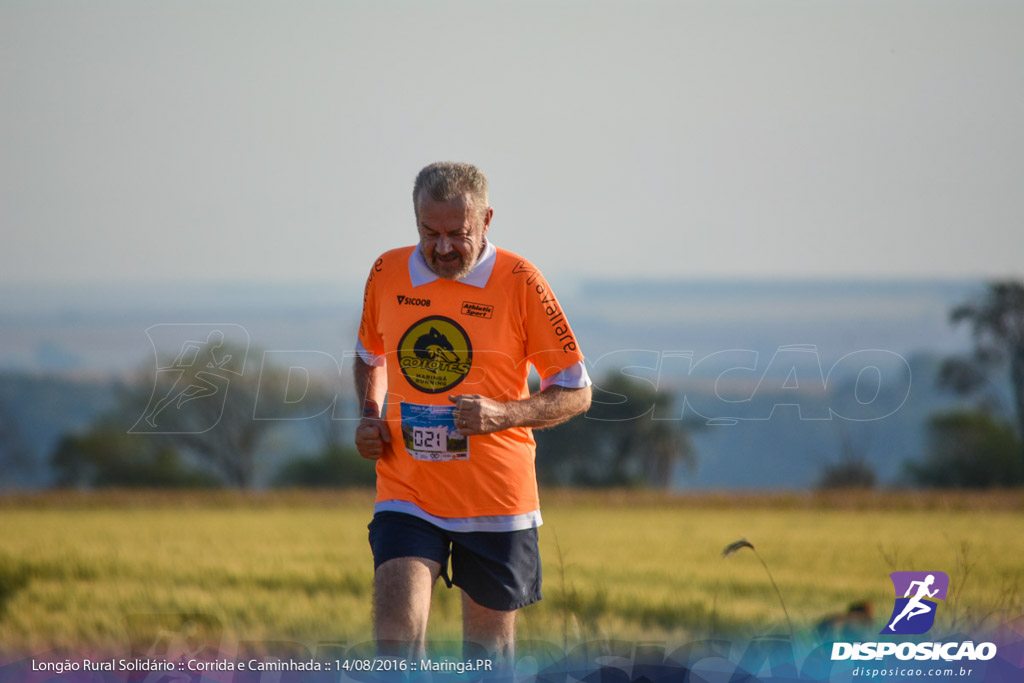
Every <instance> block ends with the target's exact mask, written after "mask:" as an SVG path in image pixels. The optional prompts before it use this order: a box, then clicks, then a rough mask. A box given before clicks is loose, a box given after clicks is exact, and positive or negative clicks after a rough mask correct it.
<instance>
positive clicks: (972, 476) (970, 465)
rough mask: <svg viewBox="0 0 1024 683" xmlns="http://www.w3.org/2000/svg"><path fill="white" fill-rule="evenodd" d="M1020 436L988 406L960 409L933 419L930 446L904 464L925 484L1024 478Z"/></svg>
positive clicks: (1003, 482) (970, 484)
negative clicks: (922, 455) (986, 409)
mask: <svg viewBox="0 0 1024 683" xmlns="http://www.w3.org/2000/svg"><path fill="white" fill-rule="evenodd" d="M1020 448H1021V443H1020V439H1019V438H1018V437H1017V435H1016V434H1014V431H1013V428H1012V427H1010V425H1008V424H1007V423H1005V422H1002V421H1000V420H997V419H996V418H994V417H992V416H991V415H989V414H987V413H985V412H979V411H958V412H951V413H943V414H940V415H935V416H934V417H932V418H931V419H930V420H929V421H928V451H927V456H926V457H925V459H924V460H923V461H922V462H908V463H906V464H905V465H904V470H905V472H906V474H907V476H908V477H909V478H910V480H911V481H912V482H913V483H915V484H919V485H922V486H936V487H950V488H952V487H956V488H984V487H993V486H1017V485H1020V484H1022V483H1024V461H1021V459H1020V457H1019V453H1020Z"/></svg>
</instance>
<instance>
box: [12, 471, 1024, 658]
mask: <svg viewBox="0 0 1024 683" xmlns="http://www.w3.org/2000/svg"><path fill="white" fill-rule="evenodd" d="M372 499H373V497H372V494H370V493H367V492H363V491H353V492H311V491H283V492H268V493H239V492H232V491H212V492H187V493H174V492H139V491H117V492H104V493H80V492H75V493H68V492H61V493H46V494H40V495H15V496H6V497H3V498H0V643H2V644H3V647H6V648H7V649H8V650H15V651H22V652H23V651H26V650H29V651H33V652H35V651H41V650H46V649H50V648H53V647H62V648H70V649H81V648H92V649H102V648H121V649H123V648H124V646H125V645H126V644H129V643H133V642H134V643H136V644H137V643H138V641H140V639H141V641H142V642H147V641H149V639H150V637H151V636H152V633H149V632H146V629H149V630H150V631H152V630H153V629H154V628H156V626H154V624H157V623H159V624H162V625H161V626H160V629H162V630H164V631H168V630H170V631H174V630H175V629H177V628H180V627H181V623H182V621H183V619H184V621H186V622H188V621H190V622H191V623H192V627H193V628H198V627H197V626H196V624H201V625H202V629H204V632H206V634H207V635H206V636H205V637H209V638H213V639H219V641H220V644H221V645H223V644H225V643H232V642H234V643H237V642H238V641H242V640H290V641H296V642H299V643H302V644H305V646H306V647H308V648H310V649H313V648H314V646H315V645H316V644H317V643H322V642H328V641H331V642H338V641H347V642H348V643H354V642H361V641H365V640H367V639H368V638H369V635H370V607H369V606H370V595H371V591H372V563H371V559H370V552H369V547H368V543H367V540H366V524H367V522H368V521H369V518H370V514H371V509H372ZM544 518H545V525H544V526H543V527H542V529H541V551H542V555H543V558H544V572H545V587H544V592H545V597H546V599H545V600H544V601H543V602H541V603H540V604H538V605H535V606H531V607H529V608H527V609H525V610H523V611H522V613H521V618H520V637H521V638H535V639H541V640H549V641H552V642H555V643H559V644H568V643H572V642H579V641H580V640H584V639H593V638H604V637H616V638H626V639H633V638H644V639H663V640H665V639H668V640H672V639H682V638H687V637H691V636H693V635H696V634H709V633H723V632H731V633H740V634H743V633H755V632H764V631H765V630H772V631H785V630H786V629H787V628H788V627H787V624H786V620H785V617H784V614H783V612H782V608H781V606H780V604H779V599H778V596H777V595H776V593H775V591H774V590H773V588H772V587H771V585H770V583H769V581H768V578H767V576H766V573H765V571H764V568H763V567H762V566H761V564H760V563H759V562H758V560H757V559H756V558H755V557H754V556H753V554H751V553H750V552H749V551H744V550H741V551H740V552H738V553H736V554H735V555H733V556H732V557H729V558H727V559H723V558H722V557H721V552H722V549H723V548H724V547H725V546H726V545H727V544H728V543H730V542H732V541H735V540H737V539H739V538H741V537H745V538H747V539H749V540H750V541H751V542H752V543H754V544H755V545H756V547H757V550H758V554H759V555H760V556H761V557H762V558H763V559H764V561H765V563H766V564H767V565H768V566H769V567H770V569H771V572H772V574H773V576H774V578H775V581H776V582H777V583H778V588H779V592H780V593H781V595H782V598H783V600H784V601H785V605H786V609H787V611H788V612H789V614H790V616H791V618H792V621H793V623H794V626H795V627H796V628H797V629H798V630H800V631H803V632H807V631H809V630H812V627H813V625H814V624H815V623H816V622H817V621H818V620H819V619H820V618H821V617H822V616H824V615H826V614H831V613H836V612H841V611H843V610H844V609H845V608H846V607H847V605H848V604H850V603H852V602H855V601H860V600H870V601H872V602H873V603H874V605H875V606H876V607H875V609H876V618H877V620H878V621H879V624H880V626H879V628H881V621H882V620H884V619H885V617H886V616H888V610H889V609H890V608H891V605H892V599H893V595H892V594H891V593H892V587H891V584H890V583H889V580H888V577H887V575H888V574H889V572H891V571H894V570H897V569H899V570H907V569H932V570H941V571H945V572H946V573H948V574H949V575H950V578H951V589H954V590H956V597H955V600H954V599H953V596H951V598H950V599H949V600H947V602H946V604H945V606H944V607H943V610H942V612H941V613H940V618H942V619H944V620H945V621H944V622H943V623H944V624H945V625H946V626H948V627H952V626H955V625H959V626H963V625H965V624H966V625H974V624H976V623H978V622H982V621H986V622H988V623H995V622H998V621H999V620H1004V619H1009V618H1013V617H1017V616H1020V615H1021V614H1022V613H1024V608H1022V605H1021V594H1022V593H1021V590H1020V589H1021V586H1022V585H1024V567H1022V566H1021V563H1020V559H1019V558H1020V557H1024V533H1022V531H1024V496H1021V494H1020V492H1019V491H1007V492H997V493H992V494H987V493H986V494H979V493H969V492H963V493H916V492H915V493H912V494H907V493H904V492H880V493H876V492H853V493H838V494H827V495H825V494H788V493H780V494H740V495H733V494H721V493H720V494H700V495H669V494H660V493H648V492H639V491H612V492H578V491H549V492H545V494H544ZM882 612H885V614H882ZM153 615H164V616H153ZM175 615H193V616H192V617H190V618H189V619H185V618H183V617H181V616H175ZM161 620H162V621H161ZM139 624H148V626H146V627H145V628H143V627H140V626H139ZM140 628H141V631H140ZM160 629H157V630H160ZM431 636H432V637H433V638H437V639H442V640H458V638H459V637H460V628H459V607H458V600H457V596H456V595H454V593H453V591H447V590H443V589H439V590H438V591H437V592H436V595H435V601H434V605H433V614H432V623H431Z"/></svg>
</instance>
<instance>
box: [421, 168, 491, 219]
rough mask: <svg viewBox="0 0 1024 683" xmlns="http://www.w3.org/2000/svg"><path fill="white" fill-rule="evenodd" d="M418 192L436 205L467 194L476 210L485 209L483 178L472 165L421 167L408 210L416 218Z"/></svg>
mask: <svg viewBox="0 0 1024 683" xmlns="http://www.w3.org/2000/svg"><path fill="white" fill-rule="evenodd" d="M421 192H426V193H427V194H428V195H429V196H430V198H431V199H433V200H434V201H438V202H446V201H448V200H449V199H453V198H455V197H458V196H460V195H463V194H469V195H470V197H472V199H473V204H474V205H475V207H476V208H477V210H479V211H486V210H487V207H488V203H487V176H485V175H484V174H483V171H481V170H480V169H479V168H477V167H476V166H474V165H473V164H464V163H459V162H456V161H438V162H436V163H433V164H430V165H429V166H426V167H424V168H423V170H422V171H420V172H419V174H418V175H417V176H416V182H415V183H414V184H413V188H412V206H413V210H414V211H416V212H417V214H418V213H419V201H420V193H421Z"/></svg>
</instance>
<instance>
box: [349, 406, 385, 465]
mask: <svg viewBox="0 0 1024 683" xmlns="http://www.w3.org/2000/svg"><path fill="white" fill-rule="evenodd" d="M390 443H391V430H389V429H388V426H387V425H386V424H384V420H382V419H380V418H379V417H377V416H373V415H368V416H365V417H363V419H362V420H360V421H359V426H358V427H356V450H357V451H359V455H361V456H363V457H364V458H366V459H367V460H379V459H380V458H381V456H383V455H384V453H385V451H387V450H390V448H391V446H390V445H388V444H390Z"/></svg>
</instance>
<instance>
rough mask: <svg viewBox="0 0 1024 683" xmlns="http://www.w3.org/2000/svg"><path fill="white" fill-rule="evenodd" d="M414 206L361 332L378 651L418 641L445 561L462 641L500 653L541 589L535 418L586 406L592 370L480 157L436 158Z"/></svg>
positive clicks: (374, 283) (411, 650)
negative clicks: (496, 226) (414, 233)
mask: <svg viewBox="0 0 1024 683" xmlns="http://www.w3.org/2000/svg"><path fill="white" fill-rule="evenodd" d="M413 208H414V212H415V216H416V222H417V229H418V232H419V243H418V244H417V245H414V246H409V247H404V248H400V249H394V250H392V251H389V252H387V253H385V254H384V255H382V256H381V257H380V258H379V259H377V261H376V262H375V263H374V265H373V268H372V269H371V271H370V276H369V278H368V280H367V282H366V288H365V291H364V295H363V315H362V321H361V323H360V328H359V339H358V343H357V346H356V351H357V358H356V360H355V368H354V373H355V384H356V390H357V392H358V396H359V399H360V401H361V405H362V406H363V418H362V420H361V422H360V424H359V427H358V428H357V430H356V436H355V441H356V447H357V448H358V450H359V453H360V455H362V456H363V457H364V458H369V459H373V460H376V461H377V502H376V505H375V508H374V516H373V521H372V522H371V523H370V525H369V530H370V546H371V549H372V551H373V560H374V570H375V571H374V588H375V594H374V636H375V638H376V641H377V646H378V649H379V651H380V652H381V654H383V655H390V656H401V657H418V656H421V655H422V654H423V653H424V650H425V639H426V630H427V619H428V615H429V611H430V600H431V594H432V591H433V588H434V585H435V583H436V581H437V579H438V578H439V577H441V578H443V579H444V581H445V583H446V584H447V585H448V586H449V587H451V586H452V585H455V586H458V587H459V588H460V589H461V590H462V597H463V599H462V623H463V640H464V642H465V643H466V645H467V654H468V653H469V647H470V644H473V643H475V644H477V645H479V646H481V647H483V648H484V649H485V650H486V651H487V652H488V653H489V654H490V655H491V656H493V657H495V658H496V659H498V660H499V661H501V662H505V663H506V664H507V663H511V661H512V656H513V653H514V642H515V616H516V610H518V609H519V608H521V607H525V606H526V605H529V604H531V603H534V602H536V601H538V600H540V599H541V564H540V555H539V551H538V547H537V527H539V526H540V525H541V521H542V520H541V515H540V499H539V497H538V491H537V477H536V471H535V468H534V458H535V455H536V448H535V446H536V444H535V442H534V439H533V434H532V431H531V430H532V429H534V428H544V427H551V426H554V425H556V424H559V423H561V422H564V421H566V420H568V419H570V418H571V417H573V416H575V415H578V414H580V413H582V412H584V411H586V410H587V408H588V407H589V406H590V393H591V392H590V379H589V377H588V376H587V371H586V367H585V365H584V362H583V354H582V353H581V352H580V350H579V346H578V344H577V342H576V337H575V335H574V333H573V331H572V329H571V328H570V327H569V323H568V322H567V321H566V317H565V315H564V313H563V312H562V308H561V306H560V305H559V303H558V300H557V299H556V298H555V296H554V294H553V293H552V292H551V288H550V286H549V285H548V283H547V281H546V280H545V279H544V278H543V277H542V276H541V274H540V272H539V271H538V270H537V268H536V267H534V266H533V265H532V264H531V263H530V262H529V261H526V260H525V259H523V258H522V257H520V256H517V255H515V254H513V253H511V252H507V251H504V250H502V249H498V248H496V247H495V246H494V245H493V244H492V243H491V242H490V241H489V240H488V239H487V232H488V229H489V228H490V224H491V219H492V217H493V215H494V211H493V209H491V207H490V206H489V205H488V200H487V179H486V178H485V177H484V175H483V173H481V172H480V170H479V169H477V168H476V167H474V166H471V165H469V164H461V163H437V164H431V165H430V166H427V167H426V168H424V169H423V170H422V171H420V173H419V175H418V176H417V178H416V182H415V185H414V188H413ZM531 366H532V367H533V368H535V369H536V370H537V372H538V374H539V375H540V377H541V390H540V391H538V392H536V393H534V394H530V391H529V388H528V386H527V376H528V374H529V370H530V367H531ZM385 396H386V397H387V408H386V411H385V412H384V413H383V414H382V412H381V408H382V406H384V405H385ZM449 560H450V561H451V573H450V576H449V571H448V566H449Z"/></svg>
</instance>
